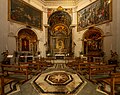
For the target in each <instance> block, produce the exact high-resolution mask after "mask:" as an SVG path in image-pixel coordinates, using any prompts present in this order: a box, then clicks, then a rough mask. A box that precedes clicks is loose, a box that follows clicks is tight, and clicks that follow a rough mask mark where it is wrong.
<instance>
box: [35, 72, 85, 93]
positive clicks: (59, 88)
mask: <svg viewBox="0 0 120 95" xmlns="http://www.w3.org/2000/svg"><path fill="white" fill-rule="evenodd" d="M84 84H85V81H84V80H82V78H81V77H80V76H79V75H77V74H74V73H71V72H66V71H51V72H48V73H43V74H40V75H38V77H37V78H36V79H35V80H33V85H34V86H35V88H36V89H37V90H38V92H39V93H46V94H66V93H69V94H75V93H77V91H78V89H81V87H83V85H84Z"/></svg>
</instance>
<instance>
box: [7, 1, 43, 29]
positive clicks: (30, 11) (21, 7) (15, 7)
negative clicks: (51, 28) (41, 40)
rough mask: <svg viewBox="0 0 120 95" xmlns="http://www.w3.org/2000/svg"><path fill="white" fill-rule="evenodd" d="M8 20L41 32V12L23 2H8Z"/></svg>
mask: <svg viewBox="0 0 120 95" xmlns="http://www.w3.org/2000/svg"><path fill="white" fill-rule="evenodd" d="M8 5H9V9H8V20H9V21H12V22H15V23H19V24H23V25H26V26H30V27H34V28H37V29H40V30H42V20H43V12H42V11H41V10H39V9H37V8H35V7H33V6H31V5H30V4H28V3H26V2H25V1H23V0H9V1H8Z"/></svg>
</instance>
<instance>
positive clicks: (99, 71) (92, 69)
mask: <svg viewBox="0 0 120 95" xmlns="http://www.w3.org/2000/svg"><path fill="white" fill-rule="evenodd" d="M116 68H117V65H96V66H89V71H88V75H89V80H92V79H93V76H99V77H102V76H100V75H107V76H109V74H111V73H112V72H116ZM96 78H97V77H96Z"/></svg>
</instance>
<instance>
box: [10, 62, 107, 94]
mask: <svg viewBox="0 0 120 95" xmlns="http://www.w3.org/2000/svg"><path fill="white" fill-rule="evenodd" d="M10 95H106V94H105V93H104V92H101V91H98V90H97V86H96V85H94V84H92V83H91V82H89V81H88V80H86V79H85V78H84V77H83V76H81V75H79V74H77V73H76V72H75V71H73V70H72V69H70V68H68V67H66V65H65V64H64V63H61V64H60V63H59V64H54V66H53V67H50V68H48V69H46V70H45V71H43V72H42V73H41V74H39V75H37V76H35V77H33V79H31V80H30V81H28V82H27V83H25V84H23V85H22V86H21V87H20V90H19V91H18V92H15V93H14V92H13V93H11V94H10Z"/></svg>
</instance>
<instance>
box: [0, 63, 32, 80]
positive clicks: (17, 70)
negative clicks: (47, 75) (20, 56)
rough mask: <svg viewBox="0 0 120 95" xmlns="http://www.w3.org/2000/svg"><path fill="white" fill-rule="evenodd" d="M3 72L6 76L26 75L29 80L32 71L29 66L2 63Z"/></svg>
mask: <svg viewBox="0 0 120 95" xmlns="http://www.w3.org/2000/svg"><path fill="white" fill-rule="evenodd" d="M1 68H2V74H3V75H4V76H6V75H8V76H10V75H17V74H20V76H21V75H25V80H28V75H29V74H30V73H31V71H30V70H29V69H28V66H17V65H1Z"/></svg>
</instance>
